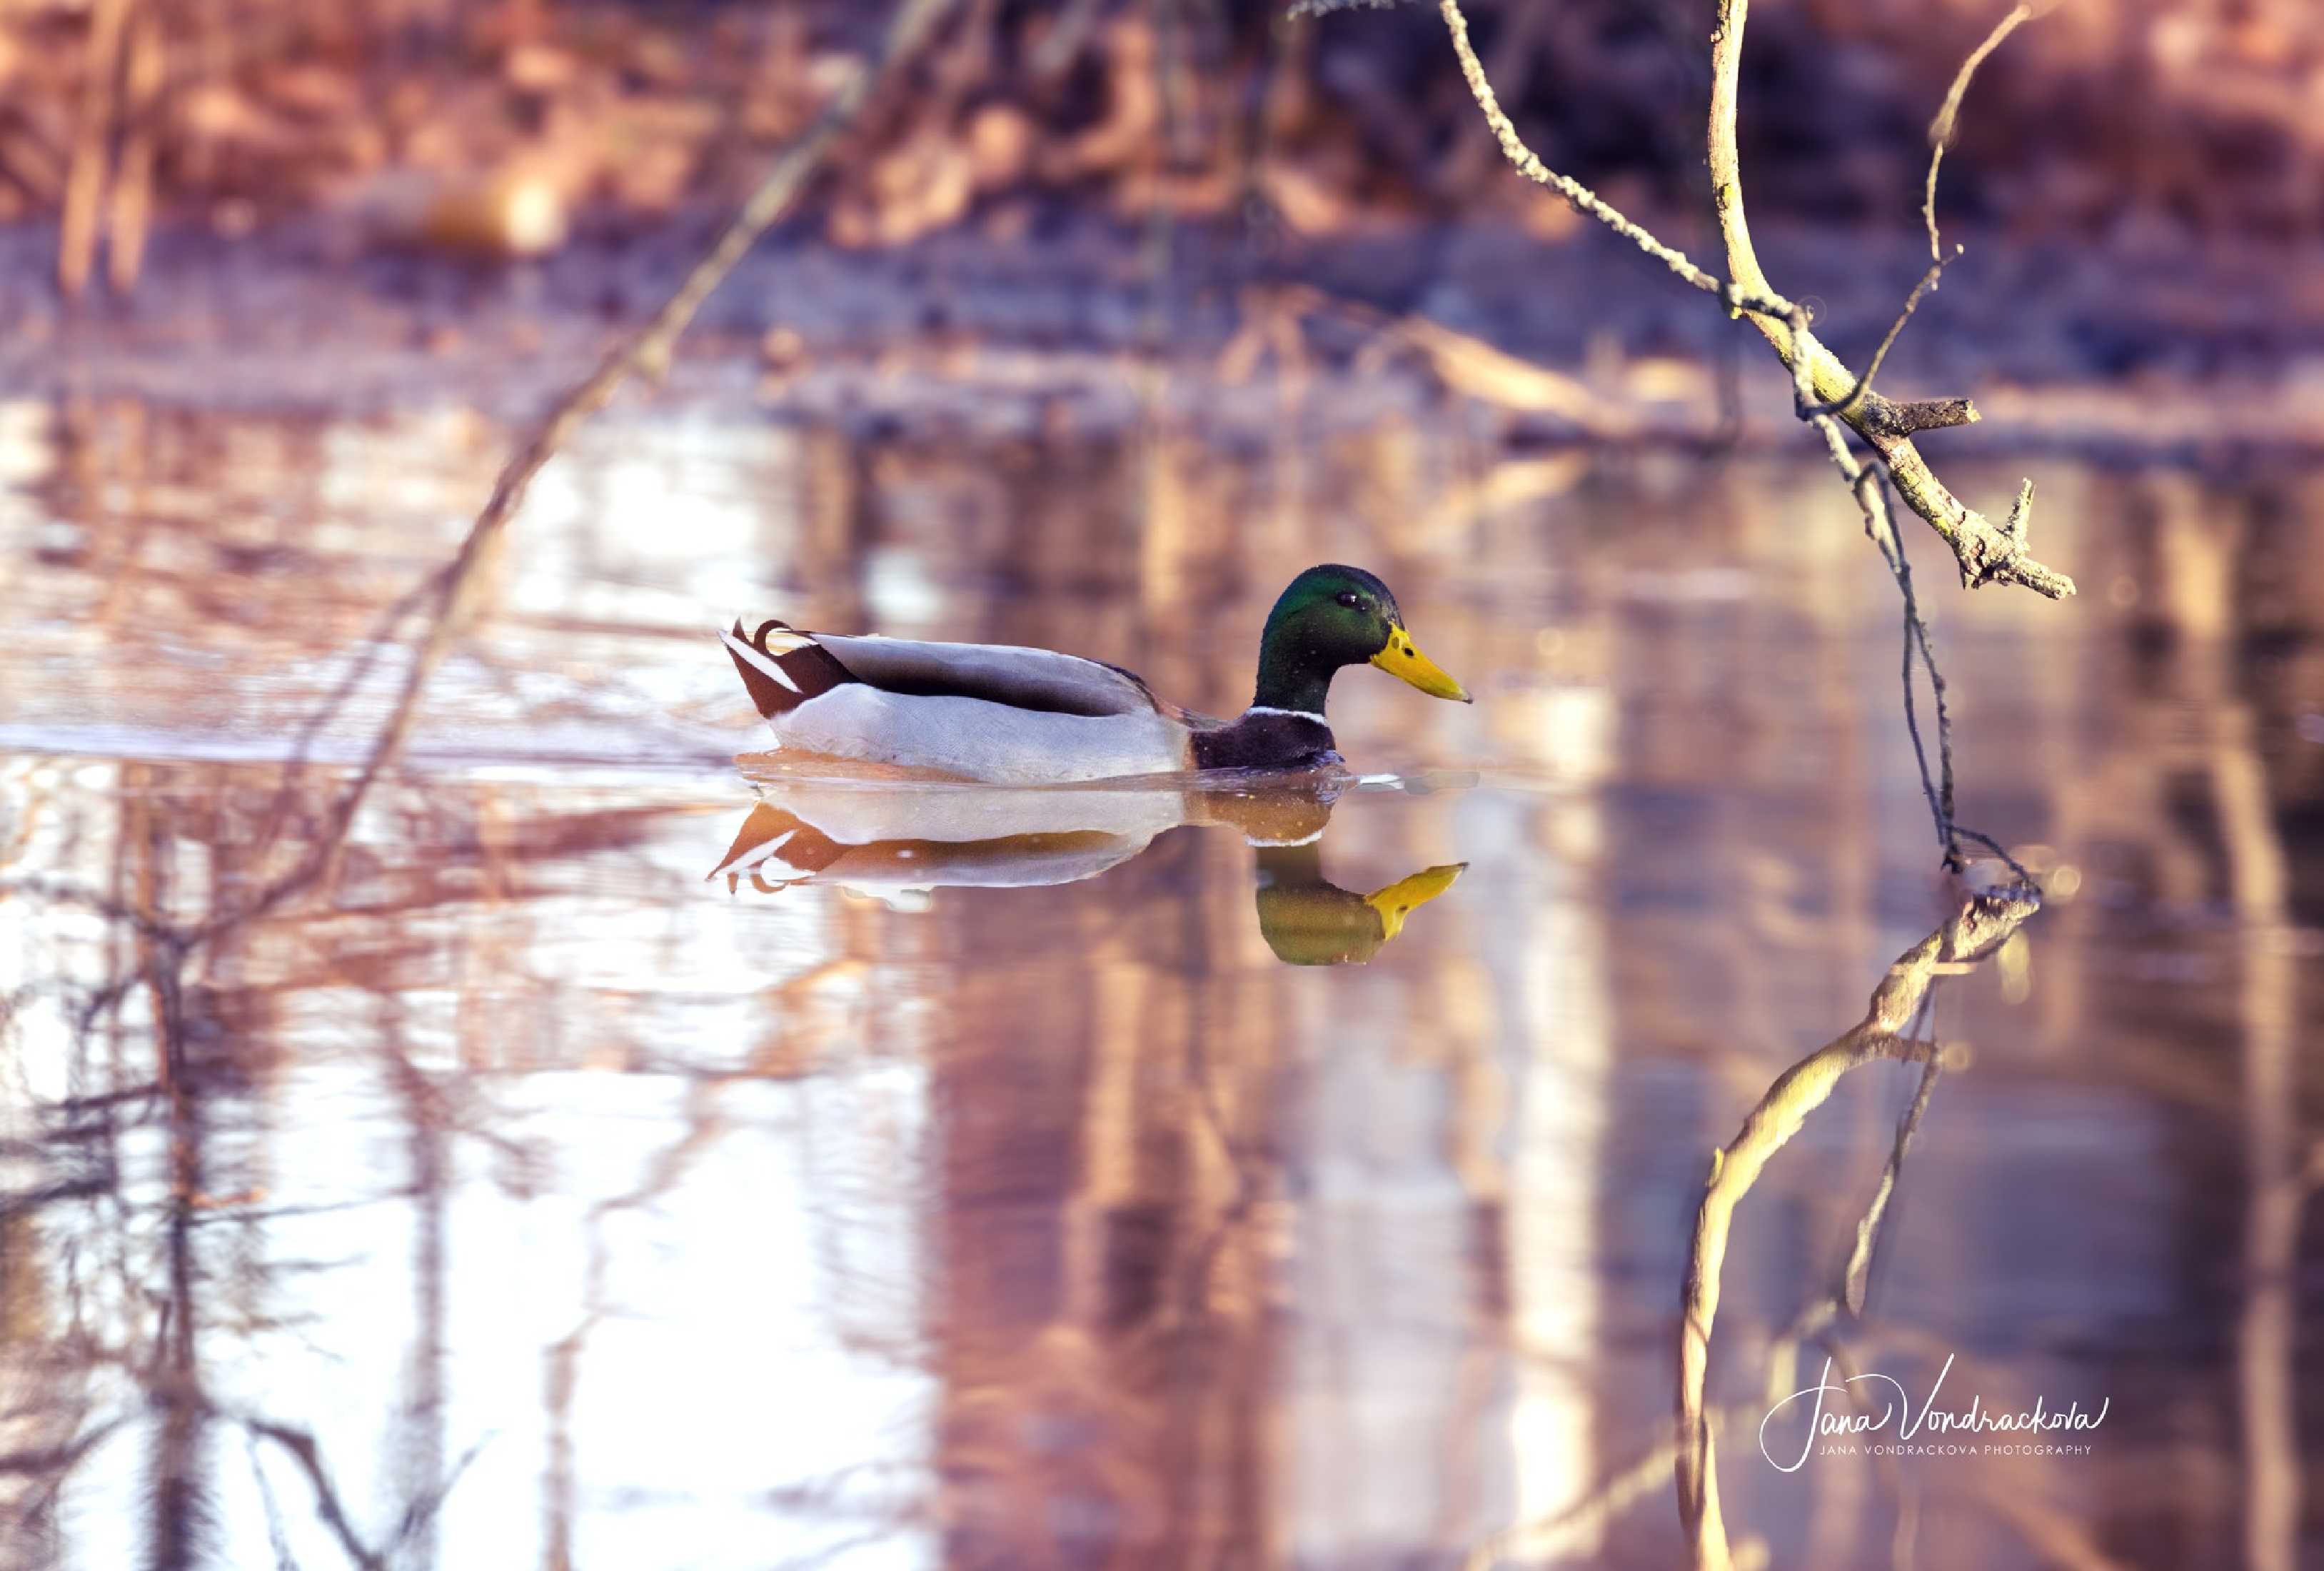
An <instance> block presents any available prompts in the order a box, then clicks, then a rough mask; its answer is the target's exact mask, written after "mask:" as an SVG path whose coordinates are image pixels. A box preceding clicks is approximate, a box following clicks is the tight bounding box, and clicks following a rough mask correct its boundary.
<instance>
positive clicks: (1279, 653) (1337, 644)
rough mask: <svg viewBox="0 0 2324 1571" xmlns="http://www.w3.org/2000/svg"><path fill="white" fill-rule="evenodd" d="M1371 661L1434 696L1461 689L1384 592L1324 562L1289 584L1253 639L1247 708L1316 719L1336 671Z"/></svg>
mask: <svg viewBox="0 0 2324 1571" xmlns="http://www.w3.org/2000/svg"><path fill="white" fill-rule="evenodd" d="M1366 663H1369V664H1371V665H1376V666H1378V667H1379V668H1380V669H1381V670H1384V671H1387V672H1388V674H1389V675H1391V676H1396V677H1401V678H1403V679H1405V680H1406V681H1407V682H1410V683H1411V684H1412V685H1413V686H1414V687H1416V688H1419V689H1420V690H1421V691H1422V692H1424V693H1426V694H1429V695H1430V696H1431V697H1434V698H1457V699H1459V700H1460V701H1461V702H1462V703H1463V704H1466V703H1468V702H1469V701H1470V698H1469V695H1468V693H1467V691H1466V690H1465V689H1464V688H1462V686H1461V684H1460V683H1458V682H1456V681H1454V680H1453V679H1452V678H1451V677H1449V676H1446V675H1445V674H1444V673H1443V671H1442V670H1438V669H1437V665H1436V662H1435V661H1432V660H1430V659H1429V658H1428V657H1427V656H1426V655H1425V654H1423V653H1421V652H1420V646H1419V645H1417V644H1416V643H1414V642H1412V634H1410V633H1406V631H1405V630H1404V613H1403V612H1401V611H1399V610H1397V605H1396V596H1394V595H1391V594H1389V593H1388V586H1387V585H1386V584H1383V583H1381V582H1380V581H1379V579H1378V578H1374V577H1372V576H1371V575H1370V574H1369V573H1367V572H1365V571H1364V570H1363V569H1362V568H1344V567H1341V566H1339V565H1338V564H1337V563H1333V562H1326V563H1324V564H1323V566H1321V567H1316V568H1308V569H1307V570H1306V571H1305V572H1304V573H1302V574H1300V575H1299V576H1298V577H1297V578H1294V579H1292V580H1291V587H1289V588H1286V590H1284V591H1283V593H1282V595H1281V596H1278V597H1277V600H1276V602H1275V609H1274V610H1272V611H1270V612H1268V614H1267V631H1266V632H1264V633H1261V634H1260V635H1259V691H1258V695H1257V696H1256V697H1255V698H1252V699H1251V702H1252V703H1253V704H1254V705H1258V706H1261V707H1267V708H1270V709H1296V710H1298V711H1300V712H1301V713H1304V714H1309V715H1321V714H1322V713H1323V700H1324V698H1325V696H1326V695H1327V694H1329V693H1330V691H1331V688H1332V676H1333V672H1335V671H1337V670H1339V669H1340V668H1341V667H1342V666H1351V665H1362V664H1366Z"/></svg>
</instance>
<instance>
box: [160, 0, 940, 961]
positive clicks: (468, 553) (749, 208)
mask: <svg viewBox="0 0 2324 1571" xmlns="http://www.w3.org/2000/svg"><path fill="white" fill-rule="evenodd" d="M950 5H951V0H902V4H901V5H900V6H899V8H898V10H897V12H896V14H895V16H894V18H893V20H891V21H890V23H889V24H888V31H887V34H886V36H885V37H884V38H883V39H882V40H881V45H880V49H879V51H878V53H877V54H876V56H875V57H874V58H873V60H871V62H870V63H868V64H866V65H863V66H860V67H858V68H857V69H855V71H854V72H853V74H852V75H851V76H850V77H849V78H848V79H847V81H846V83H845V84H844V86H843V87H842V88H840V89H839V91H838V92H837V93H836V94H835V95H834V96H833V97H832V99H831V101H830V103H829V104H827V105H825V107H824V110H823V112H822V114H820V115H819V116H816V121H815V123H814V124H813V125H810V126H808V127H807V131H806V132H805V133H804V134H802V135H801V136H800V137H799V139H798V141H797V142H794V143H791V145H790V146H789V147H788V148H787V149H785V150H784V152H782V154H781V156H780V157H779V158H777V159H776V161H775V163H774V167H773V168H771V169H770V170H769V171H767V175H766V178H765V179H764V180H761V181H760V182H759V186H758V189H756V190H753V191H752V193H751V195H750V197H749V198H748V199H745V200H744V202H743V203H742V208H741V209H740V210H739V211H737V212H736V213H735V215H734V217H733V219H732V220H730V221H729V222H728V224H727V226H726V227H725V229H724V231H722V232H721V233H720V235H719V236H718V238H717V240H716V241H715V242H714V243H713V244H712V245H711V247H710V249H709V250H708V251H707V252H705V253H704V254H703V256H702V258H701V259H700V260H699V261H697V262H696V263H695V264H694V266H693V268H692V269H691V270H690V271H688V273H687V275H686V278H685V279H684V281H683V282H680V283H679V285H678V289H677V291H675V292H674V293H672V294H671V295H670V297H669V300H665V301H664V302H663V303H662V307H661V309H660V310H658V311H656V312H655V313H654V314H653V316H652V317H651V318H650V319H648V320H647V321H646V322H645V323H644V324H643V325H641V327H639V328H637V329H636V330H635V331H633V332H632V333H631V334H630V335H629V337H626V338H624V339H623V340H622V342H621V343H619V344H618V345H616V346H615V347H613V350H612V352H611V353H609V354H608V355H607V356H605V358H604V360H603V361H602V362H600V363H599V365H598V366H597V369H596V370H595V372H593V373H592V374H590V375H589V377H588V378H587V379H586V381H584V382H583V383H582V384H580V385H579V386H577V387H576V388H574V389H573V391H571V392H570V393H567V394H566V395H565V396H564V397H563V398H562V399H560V400H559V401H558V403H557V404H556V406H555V407H554V408H552V409H551V410H550V411H549V412H548V413H547V414H546V415H544V416H543V417H542V418H541V420H540V421H539V424H537V425H535V426H534V427H533V429H532V431H531V433H530V435H528V436H527V437H526V439H525V440H524V442H523V443H522V445H521V446H520V447H519V448H517V450H516V452H515V453H514V454H513V455H512V457H510V459H509V461H508V464H507V467H504V468H503V469H502V471H501V474H500V478H499V480H498V481H497V482H495V483H494V485H493V494H492V495H491V497H490V498H489V499H488V500H486V502H485V503H484V511H483V512H481V513H478V514H477V515H476V519H475V522H474V523H472V524H470V525H469V526H468V532H467V535H466V538H465V539H463V540H462V541H461V542H460V547H459V550H457V552H456V553H455V554H454V556H453V558H452V559H451V561H450V562H448V563H447V564H446V565H445V566H444V567H443V568H440V569H439V570H438V572H437V573H436V574H434V575H433V576H432V577H431V578H429V580H428V583H427V586H426V587H427V594H426V596H425V600H426V605H427V614H428V626H427V631H426V633H424V634H423V635H422V636H421V639H420V647H419V650H418V652H417V653H416V654H415V656H414V657H413V660H412V663H411V669H410V671H409V672H408V673H407V674H406V675H405V677H404V681H403V687H402V688H401V691H400V692H399V693H398V695H397V697H396V702H395V707H394V708H393V709H392V711H391V712H390V713H389V716H388V718H387V722H386V724H385V725H382V726H381V727H380V730H379V734H378V735H377V736H376V737H374V740H373V743H372V746H371V750H370V752H369V753H368V754H367V755H366V756H365V758H364V764H363V768H362V769H361V770H360V771H359V772H357V773H356V775H355V780H354V781H353V782H351V783H350V784H349V785H348V787H347V789H346V790H345V791H344V792H342V793H341V794H340V796H339V799H338V800H337V802H335V803H334V804H333V805H332V808H331V810H330V812H329V814H328V816H327V818H326V819H325V821H324V824H323V827H322V832H321V833H320V834H319V835H318V836H317V837H316V838H315V840H314V842H313V844H312V846H310V847H309V851H308V853H307V855H305V856H304V857H302V858H301V859H300V862H299V864H297V865H296V866H294V867H292V868H291V870H290V871H289V872H287V873H284V874H282V875H281V877H280V878H277V879H276V880H275V881H273V882H272V883H270V884H268V885H267V886H266V887H265V888H264V889H263V891H261V892H259V893H258V894H257V895H256V896H254V898H253V899H252V900H251V901H249V902H248V903H246V904H244V905H243V906H241V907H238V908H235V909H233V910H227V911H226V912H224V913H222V914H220V915H219V916H217V918H215V919H212V920H211V921H210V922H209V923H208V925H206V926H205V927H204V928H203V929H199V932H198V937H205V938H206V937H208V936H210V935H211V934H213V933H215V932H217V931H220V930H222V929H226V928H228V927H231V926H233V925H235V924H236V923H238V922H242V921H245V920H248V919H251V918H253V917H255V916H260V915H263V913H265V912H266V911H268V910H272V909H273V908H274V907H276V906H278V905H280V904H281V902H282V901H285V900H287V899H289V898H290V897H291V896H292V895H294V894H296V893H298V892H300V891H301V890H304V889H306V888H308V887H309V885H311V884H313V883H318V882H320V881H322V880H324V879H326V878H327V876H328V874H329V873H330V870H331V869H332V867H333V866H334V865H336V864H337V860H338V856H339V853H340V851H341V849H342V848H343V847H344V846H345V845H346V837H347V833H348V831H349V829H350V828H351V827H353V825H354V823H355V814H356V813H357V811H358V810H360V809H361V808H362V807H363V804H364V799H365V798H366V797H367V796H368V795H369V794H370V791H371V788H372V785H373V783H374V781H377V780H378V779H379V777H380V775H381V773H382V772H384V771H385V770H386V769H387V767H388V766H389V765H390V764H391V763H392V762H394V760H395V758H396V755H397V754H398V753H400V752H401V750H402V747H403V743H404V740H405V738H406V736H407V735H409V734H410V729H411V722H412V718H413V716H414V715H415V714H416V713H417V711H418V709H419V706H420V691H421V689H422V688H425V687H426V686H427V683H428V679H429V676H430V675H431V674H433V673H434V671H435V670H436V668H437V666H438V665H439V664H440V663H442V661H443V659H444V656H445V655H446V654H447V653H448V652H450V650H451V647H452V645H453V643H454V642H455V641H456V640H457V638H458V636H459V634H460V633H461V632H462V630H463V627H464V625H465V623H466V618H467V616H468V615H469V614H470V613H471V612H472V611H473V610H474V604H473V596H472V593H471V591H472V590H473V587H474V586H475V583H476V582H477V578H478V571H477V570H478V568H481V567H483V566H484V564H485V563H486V562H487V561H488V560H489V559H491V557H492V555H493V552H494V551H495V550H496V549H497V548H498V547H499V545H500V544H501V541H503V538H504V536H505V533H506V531H507V527H508V522H509V520H510V519H511V518H512V517H513V516H514V515H515V513H516V510H517V508H518V506H519V505H520V504H521V503H522V502H523V500H524V495H525V492H526V490H527V488H528V487H530V485H531V484H532V479H533V476H536V475H538V474H539V473H540V470H541V468H542V467H543V466H544V465H546V464H547V463H548V462H549V459H550V458H552V457H556V455H557V453H558V450H559V449H560V448H563V447H564V445H565V443H566V440H567V439H568V438H570V437H571V436H572V434H573V433H574V431H576V430H578V429H579V428H580V426H581V424H582V422H583V421H585V420H587V419H588V418H589V417H590V416H591V415H593V414H595V413H596V412H597V411H599V410H601V409H603V408H604V407H605V405H606V404H607V403H608V402H611V400H612V399H613V394H614V393H615V392H616V391H617V390H618V389H619V388H620V387H621V385H622V384H623V383H624V382H626V381H628V380H629V379H630V377H631V376H632V374H636V373H639V372H646V373H648V374H652V373H655V372H659V370H661V369H663V368H665V367H666V366H667V365H668V364H669V356H670V353H671V351H672V350H673V349H674V348H675V347H676V345H677V343H678V337H679V335H681V334H683V333H684V332H685V331H686V328H687V325H688V324H689V323H690V322H692V321H693V319H694V314H695V312H696V311H697V310H700V309H701V307H702V302H703V301H704V300H707V299H708V298H709V296H710V294H711V291H714V290H715V289H716V288H717V287H718V286H719V285H720V284H721V283H723V282H725V280H726V276H727V274H728V273H732V272H733V270H734V266H735V263H739V262H740V261H742V257H743V254H745V253H746V252H748V251H749V250H750V249H751V247H752V245H754V244H756V243H757V241H758V239H759V237H760V236H762V235H764V234H765V233H766V232H767V231H768V230H769V229H770V228H771V227H772V226H774V225H775V223H776V222H777V221H778V220H779V219H780V218H781V217H783V215H784V214H786V213H787V212H788V211H789V210H790V208H791V207H792V205H793V204H794V203H795V202H797V201H798V198H799V194H800V193H801V192H802V191H804V190H805V189H807V182H808V180H811V179H812V178H813V177H814V175H815V173H816V171H817V170H819V169H820V168H821V167H822V165H823V162H824V160H825V158H826V157H827V156H828V155H829V153H830V152H831V149H832V147H833V145H834V144H835V143H836V142H837V141H838V140H839V138H840V137H841V136H842V135H843V134H845V132H846V131H847V130H848V128H849V127H850V126H852V125H853V124H854V122H855V120H856V117H857V116H859V115H860V114H861V113H862V108H863V106H864V104H865V103H866V102H867V101H868V100H869V99H870V98H871V93H872V90H873V88H876V87H877V86H879V85H880V84H881V82H882V81H884V80H885V79H887V77H888V76H889V75H890V73H892V72H893V70H894V69H895V68H896V65H897V63H898V62H899V60H903V59H905V58H907V57H908V56H909V55H910V54H912V53H913V52H914V51H916V50H918V47H919V46H920V44H921V43H922V42H924V41H925V40H926V39H927V36H928V34H929V33H930V32H932V31H933V30H934V29H935V27H936V23H938V22H939V21H940V20H941V19H942V18H943V16H944V14H945V12H946V11H947V10H948V9H949V8H950Z"/></svg>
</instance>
